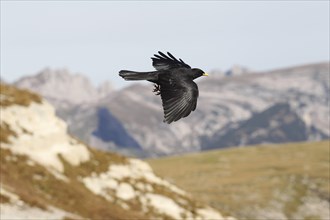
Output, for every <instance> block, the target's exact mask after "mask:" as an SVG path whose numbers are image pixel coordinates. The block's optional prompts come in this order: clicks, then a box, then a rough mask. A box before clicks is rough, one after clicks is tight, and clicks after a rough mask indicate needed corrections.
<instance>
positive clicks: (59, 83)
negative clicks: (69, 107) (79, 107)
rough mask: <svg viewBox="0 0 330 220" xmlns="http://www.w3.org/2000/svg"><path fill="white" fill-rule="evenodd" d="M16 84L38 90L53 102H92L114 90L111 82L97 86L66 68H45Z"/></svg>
mask: <svg viewBox="0 0 330 220" xmlns="http://www.w3.org/2000/svg"><path fill="white" fill-rule="evenodd" d="M14 85H16V86H18V87H20V88H26V89H30V90H32V91H35V92H38V93H40V94H41V95H43V96H44V97H46V98H48V99H49V100H52V102H56V103H58V102H59V101H62V102H68V103H71V104H82V103H92V102H95V101H97V100H99V99H100V98H103V97H105V96H106V95H108V94H109V93H110V92H111V91H112V90H113V89H112V86H111V84H110V82H105V83H103V84H101V86H100V87H99V88H97V87H95V86H94V85H93V84H92V83H91V82H90V80H89V79H88V78H87V77H85V76H84V75H82V74H79V73H75V74H73V73H71V72H70V71H69V70H68V69H66V68H62V69H50V68H45V69H43V70H41V71H39V72H38V73H37V74H35V75H33V76H27V77H23V78H21V79H19V80H18V81H16V82H15V83H14Z"/></svg>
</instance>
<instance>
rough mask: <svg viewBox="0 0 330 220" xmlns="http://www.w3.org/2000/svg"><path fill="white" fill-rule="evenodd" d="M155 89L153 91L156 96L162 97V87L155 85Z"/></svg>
mask: <svg viewBox="0 0 330 220" xmlns="http://www.w3.org/2000/svg"><path fill="white" fill-rule="evenodd" d="M154 86H155V88H154V90H152V91H153V92H154V93H155V94H156V95H160V85H159V84H154Z"/></svg>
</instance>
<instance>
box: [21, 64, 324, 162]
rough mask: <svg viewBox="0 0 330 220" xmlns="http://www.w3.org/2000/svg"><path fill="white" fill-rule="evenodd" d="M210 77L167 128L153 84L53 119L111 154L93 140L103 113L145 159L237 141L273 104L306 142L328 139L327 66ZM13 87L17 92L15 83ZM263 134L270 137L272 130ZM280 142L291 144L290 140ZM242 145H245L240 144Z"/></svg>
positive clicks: (64, 110)
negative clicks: (298, 126) (239, 131)
mask: <svg viewBox="0 0 330 220" xmlns="http://www.w3.org/2000/svg"><path fill="white" fill-rule="evenodd" d="M54 75H56V74H54ZM210 75H211V76H210V77H208V78H204V79H202V80H197V81H198V82H197V83H198V86H199V90H200V97H199V99H198V104H197V109H196V111H195V112H193V113H192V114H191V115H189V117H187V118H184V119H182V120H180V121H178V122H176V123H172V124H170V125H167V124H164V123H163V122H162V119H163V112H162V107H161V101H160V97H158V96H155V95H153V94H152V92H151V91H152V88H153V85H152V84H150V85H147V86H146V85H145V84H138V83H136V84H134V83H131V84H129V86H128V87H125V88H123V89H121V90H117V91H112V92H110V93H109V94H108V95H107V96H106V97H104V98H101V99H99V100H98V102H97V103H93V104H79V105H74V106H72V105H71V107H70V108H62V107H58V105H57V113H58V115H59V116H60V117H61V118H63V119H64V120H65V121H67V122H68V124H69V131H70V132H72V133H73V134H75V135H77V136H78V137H80V138H81V139H83V140H85V141H87V142H88V143H94V144H95V145H96V146H101V148H103V149H105V148H107V147H109V148H111V146H112V145H113V142H106V141H103V140H101V139H100V138H98V137H97V136H95V135H94V134H95V130H96V129H97V127H98V125H97V124H98V116H97V112H98V109H99V108H100V107H101V108H107V109H108V111H109V112H111V115H112V116H114V117H115V118H116V119H118V121H120V122H121V123H122V125H123V127H124V128H125V129H126V131H127V133H128V134H129V135H131V136H132V138H133V139H134V140H135V141H136V142H137V143H138V144H139V146H141V148H142V150H143V152H144V153H145V155H146V156H162V155H171V154H181V153H186V152H196V151H200V150H202V147H201V146H203V149H209V148H214V147H217V146H220V145H218V144H217V145H212V143H215V142H216V141H217V140H219V139H221V140H223V139H227V138H229V137H236V136H235V135H234V136H232V135H229V133H232V132H233V131H232V130H233V129H236V128H237V127H238V126H241V125H242V124H244V122H245V121H246V120H249V119H251V120H252V118H251V117H255V118H254V120H255V121H258V120H259V119H258V118H256V117H258V116H262V114H261V112H263V111H265V110H266V109H268V108H270V107H271V106H276V105H277V104H278V103H287V104H288V105H290V112H291V113H294V114H296V116H297V120H298V121H299V120H300V121H302V123H303V124H304V126H305V129H306V131H307V134H304V138H305V139H306V140H319V139H322V138H324V137H329V136H330V135H329V122H328V115H329V92H330V87H329V63H328V62H324V63H316V64H309V65H304V66H296V67H289V68H283V69H277V70H272V71H264V72H253V71H249V70H248V69H247V68H244V67H239V66H237V67H233V68H232V69H231V70H229V71H226V72H220V73H219V74H217V72H216V71H213V72H212V74H210ZM32 78H33V77H32ZM16 84H17V85H19V86H22V84H21V83H20V81H18V82H17V83H16ZM24 87H27V88H30V89H34V90H35V91H38V92H40V93H41V94H43V95H44V96H45V97H46V99H48V100H50V101H52V98H51V97H50V96H48V95H47V94H46V93H44V92H43V91H41V90H39V89H37V87H34V86H32V83H30V84H29V83H26V84H25V85H24ZM259 113H260V114H259ZM266 119H267V120H270V119H271V118H270V117H269V118H266ZM260 120H261V119H260ZM84 125H90V126H84ZM101 127H104V126H101ZM269 129H270V130H269ZM251 132H252V131H251ZM263 132H266V133H269V132H272V128H271V126H270V127H268V128H267V129H264V131H263ZM222 136H224V137H222ZM271 136H272V135H268V134H266V135H263V136H259V137H260V138H261V137H263V138H264V140H260V141H261V142H272V141H273V140H271V139H268V138H269V137H271ZM251 140H252V139H251ZM281 140H282V141H294V140H295V137H291V136H290V137H286V138H284V139H281ZM229 143H235V144H236V142H235V141H234V140H232V141H227V144H229ZM240 143H241V142H240ZM242 143H243V142H242ZM227 144H226V146H228V145H227ZM244 144H249V142H248V141H245V142H244ZM126 149H127V148H126Z"/></svg>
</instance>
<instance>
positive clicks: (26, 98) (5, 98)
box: [0, 83, 42, 107]
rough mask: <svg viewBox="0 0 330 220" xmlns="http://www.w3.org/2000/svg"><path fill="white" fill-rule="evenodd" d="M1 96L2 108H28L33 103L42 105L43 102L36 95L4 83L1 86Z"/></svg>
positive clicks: (0, 104) (0, 103)
mask: <svg viewBox="0 0 330 220" xmlns="http://www.w3.org/2000/svg"><path fill="white" fill-rule="evenodd" d="M0 94H1V96H0V106H1V107H7V106H10V105H13V104H16V105H23V106H28V105H29V104H30V103H31V102H36V103H41V101H42V98H41V97H40V96H38V95H37V94H35V93H31V92H29V91H28V90H24V89H17V88H15V87H13V86H9V85H6V84H2V83H1V84H0Z"/></svg>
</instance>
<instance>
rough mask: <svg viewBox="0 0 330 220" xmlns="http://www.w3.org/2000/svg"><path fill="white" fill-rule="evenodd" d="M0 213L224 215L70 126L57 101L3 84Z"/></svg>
mask: <svg viewBox="0 0 330 220" xmlns="http://www.w3.org/2000/svg"><path fill="white" fill-rule="evenodd" d="M0 101H1V102H0V103H1V139H0V141H1V148H0V150H1V187H0V189H1V190H0V198H1V203H0V205H1V219H8V218H13V217H14V218H25V219H29V218H30V219H33V218H36V217H38V218H40V217H41V218H56V219H61V218H72V219H79V218H92V219H96V218H99V219H100V218H103V219H105V218H107V219H109V218H113V219H127V218H140V219H141V218H150V219H151V218H170V219H179V218H180V219H184V218H187V219H198V218H199V219H226V218H224V217H223V216H222V215H221V214H220V213H219V212H218V211H216V210H214V209H212V208H210V207H208V206H205V205H204V204H202V203H199V202H198V201H195V200H194V199H193V198H191V196H190V195H189V194H188V193H186V192H184V191H183V190H181V189H179V188H178V187H176V186H175V185H173V184H171V183H169V182H167V181H165V180H163V179H162V178H160V177H158V176H157V175H155V174H154V173H153V171H152V169H151V168H150V166H149V165H148V164H147V163H145V162H143V161H141V160H137V159H131V158H127V157H123V156H120V155H117V154H113V153H109V152H102V151H98V150H95V149H92V148H90V147H88V146H86V145H85V144H83V143H81V142H80V141H78V140H76V139H75V138H73V137H71V136H69V135H68V134H67V125H66V123H65V122H64V121H62V120H61V119H59V118H57V117H56V116H55V111H54V109H53V107H52V106H51V105H50V104H48V102H46V101H45V100H43V99H42V98H40V97H39V96H37V95H35V94H32V93H30V92H28V91H24V90H18V89H16V88H14V87H11V86H7V85H3V84H1V99H0Z"/></svg>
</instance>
